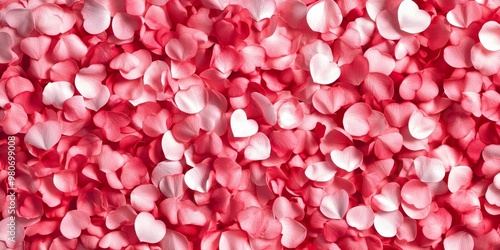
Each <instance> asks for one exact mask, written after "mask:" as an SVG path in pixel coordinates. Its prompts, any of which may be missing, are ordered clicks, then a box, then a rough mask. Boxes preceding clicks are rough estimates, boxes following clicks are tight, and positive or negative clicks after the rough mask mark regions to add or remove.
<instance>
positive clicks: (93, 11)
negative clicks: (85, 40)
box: [82, 0, 111, 35]
mask: <svg viewBox="0 0 500 250" xmlns="http://www.w3.org/2000/svg"><path fill="white" fill-rule="evenodd" d="M82 16H83V20H84V21H83V28H84V29H85V31H87V32H88V33H90V34H93V35H96V34H99V33H101V32H103V31H105V30H106V29H107V28H108V27H109V24H110V23H111V13H110V12H109V10H107V9H106V8H105V7H104V6H102V5H101V4H99V3H98V2H96V1H95V0H89V1H85V3H84V4H83V9H82Z"/></svg>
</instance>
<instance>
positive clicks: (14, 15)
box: [5, 8, 35, 37]
mask: <svg viewBox="0 0 500 250" xmlns="http://www.w3.org/2000/svg"><path fill="white" fill-rule="evenodd" d="M5 22H6V23H7V24H8V25H9V26H10V27H12V28H14V29H16V30H17V33H19V35H21V36H25V37H26V36H28V35H29V34H30V33H31V32H32V31H33V28H34V25H35V24H34V20H33V15H32V14H31V10H30V9H21V8H19V9H12V10H10V11H8V12H7V14H5Z"/></svg>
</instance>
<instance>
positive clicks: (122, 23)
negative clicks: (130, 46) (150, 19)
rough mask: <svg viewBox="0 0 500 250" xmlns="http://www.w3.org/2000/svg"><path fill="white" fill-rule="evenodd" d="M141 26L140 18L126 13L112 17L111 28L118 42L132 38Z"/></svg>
mask: <svg viewBox="0 0 500 250" xmlns="http://www.w3.org/2000/svg"><path fill="white" fill-rule="evenodd" d="M141 26H142V20H141V18H139V17H137V16H132V15H129V14H127V13H117V14H116V15H115V16H114V17H113V22H112V23H111V27H112V29H113V34H114V35H115V36H116V37H117V38H118V39H120V40H127V39H130V38H132V37H134V33H135V32H136V31H138V30H139V29H140V28H141Z"/></svg>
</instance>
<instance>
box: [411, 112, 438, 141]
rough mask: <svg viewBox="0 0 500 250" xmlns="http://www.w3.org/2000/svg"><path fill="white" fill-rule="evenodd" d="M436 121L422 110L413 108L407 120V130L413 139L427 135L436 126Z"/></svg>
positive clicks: (423, 137)
mask: <svg viewBox="0 0 500 250" xmlns="http://www.w3.org/2000/svg"><path fill="white" fill-rule="evenodd" d="M436 125H437V122H436V120H434V119H433V118H432V117H428V116H427V115H426V114H425V113H424V112H423V111H422V110H415V111H414V112H413V113H412V114H411V116H410V120H409V121H408V130H409V131H410V134H411V135H412V136H413V137H414V138H415V139H419V140H421V139H425V138H427V137H429V136H430V135H431V134H432V132H433V131H434V129H435V128H436Z"/></svg>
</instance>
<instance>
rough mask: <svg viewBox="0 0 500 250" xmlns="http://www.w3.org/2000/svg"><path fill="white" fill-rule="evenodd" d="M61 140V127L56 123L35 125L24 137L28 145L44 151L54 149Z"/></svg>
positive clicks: (49, 122) (48, 122)
mask: <svg viewBox="0 0 500 250" xmlns="http://www.w3.org/2000/svg"><path fill="white" fill-rule="evenodd" d="M60 139H61V126H60V125H59V123H58V122H56V121H47V122H43V123H35V124H34V125H33V126H32V127H31V128H30V129H29V130H28V132H26V136H25V137H24V140H25V141H26V143H28V144H30V145H32V146H34V147H36V148H39V149H44V150H48V149H50V148H52V147H53V146H54V145H56V144H57V143H58V142H59V140H60Z"/></svg>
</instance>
